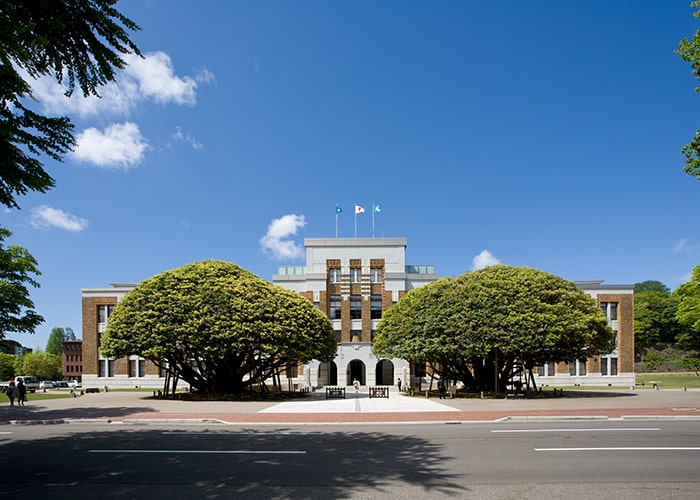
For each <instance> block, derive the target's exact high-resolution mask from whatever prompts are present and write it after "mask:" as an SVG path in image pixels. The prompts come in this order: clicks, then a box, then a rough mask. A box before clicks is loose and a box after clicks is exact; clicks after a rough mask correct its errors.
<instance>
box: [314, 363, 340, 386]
mask: <svg viewBox="0 0 700 500" xmlns="http://www.w3.org/2000/svg"><path fill="white" fill-rule="evenodd" d="M318 385H338V365H336V364H335V361H327V362H326V363H321V364H320V365H318Z"/></svg>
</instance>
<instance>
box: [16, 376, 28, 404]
mask: <svg viewBox="0 0 700 500" xmlns="http://www.w3.org/2000/svg"><path fill="white" fill-rule="evenodd" d="M17 392H19V397H18V398H17V404H18V405H19V406H24V402H25V401H26V400H27V386H26V385H24V382H23V381H22V380H21V379H20V381H19V382H17Z"/></svg>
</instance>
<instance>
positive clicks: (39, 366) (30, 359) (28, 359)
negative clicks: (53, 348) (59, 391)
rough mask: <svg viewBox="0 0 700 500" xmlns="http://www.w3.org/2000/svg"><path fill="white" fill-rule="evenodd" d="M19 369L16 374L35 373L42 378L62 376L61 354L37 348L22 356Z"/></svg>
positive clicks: (48, 378) (50, 378) (53, 378)
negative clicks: (20, 368)
mask: <svg viewBox="0 0 700 500" xmlns="http://www.w3.org/2000/svg"><path fill="white" fill-rule="evenodd" d="M21 371H22V373H17V375H35V376H37V377H39V378H41V379H44V380H56V379H59V378H61V377H62V376H63V362H62V360H61V356H58V355H56V354H48V353H46V352H43V351H42V350H41V349H39V348H37V349H34V351H33V352H28V353H26V354H25V355H24V356H22V370H21Z"/></svg>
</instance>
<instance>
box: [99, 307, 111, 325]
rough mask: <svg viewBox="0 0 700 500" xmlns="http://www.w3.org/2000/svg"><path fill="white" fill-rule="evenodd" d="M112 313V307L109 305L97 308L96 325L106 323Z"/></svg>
mask: <svg viewBox="0 0 700 500" xmlns="http://www.w3.org/2000/svg"><path fill="white" fill-rule="evenodd" d="M112 311H114V306H111V305H101V306H97V322H98V323H107V318H109V317H110V315H111V314H112Z"/></svg>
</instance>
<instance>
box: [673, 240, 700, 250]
mask: <svg viewBox="0 0 700 500" xmlns="http://www.w3.org/2000/svg"><path fill="white" fill-rule="evenodd" d="M698 249H700V243H696V244H694V245H693V244H688V242H687V240H686V239H685V238H683V239H682V240H680V241H679V242H678V243H676V246H675V247H674V249H673V252H674V253H679V252H692V251H693V250H698Z"/></svg>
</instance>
